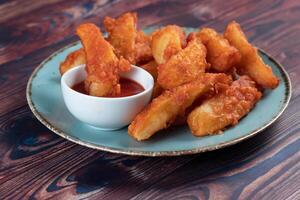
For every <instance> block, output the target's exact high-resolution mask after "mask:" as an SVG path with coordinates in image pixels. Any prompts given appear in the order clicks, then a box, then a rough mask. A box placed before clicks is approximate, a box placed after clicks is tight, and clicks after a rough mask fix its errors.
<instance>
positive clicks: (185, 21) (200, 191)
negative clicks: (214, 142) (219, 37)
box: [0, 0, 300, 200]
mask: <svg viewBox="0 0 300 200" xmlns="http://www.w3.org/2000/svg"><path fill="white" fill-rule="evenodd" d="M125 11H136V12H138V14H139V23H140V24H142V25H143V26H149V25H166V24H173V23H176V24H179V25H182V26H192V27H198V26H204V25H205V26H211V27H213V28H216V29H217V30H219V31H222V30H223V29H224V27H225V25H226V24H227V23H228V22H229V21H231V20H237V21H238V22H239V23H240V24H241V25H242V27H243V28H244V30H245V32H246V34H247V35H248V36H249V38H250V40H251V41H252V42H253V43H254V44H255V45H257V46H259V47H261V48H262V49H265V50H266V51H267V52H269V53H271V54H272V55H273V56H274V57H275V58H276V59H277V60H278V61H279V62H281V63H282V64H283V66H284V67H285V68H286V69H287V71H288V72H289V75H290V77H291V79H292V84H293V97H292V100H291V102H290V105H289V107H288V108H287V110H286V112H285V113H284V114H283V115H282V116H281V117H280V118H279V119H278V120H277V121H276V123H275V124H273V125H272V126H271V127H270V128H268V129H267V130H266V131H264V132H262V133H260V134H259V135H257V136H255V137H254V138H252V139H249V140H247V141H245V142H242V143H240V144H237V145H234V146H232V147H228V148H225V149H221V150H217V151H214V152H209V153H203V154H199V155H192V156H182V157H170V158H147V157H130V156H123V155H117V154H111V153H105V152H102V151H96V150H92V149H88V148H85V147H81V146H79V145H76V144H73V143H71V142H69V141H67V140H64V139H62V138H60V137H58V136H56V135H55V134H54V133H52V132H51V131H49V130H47V129H46V128H45V127H44V126H43V125H42V124H40V123H39V122H38V120H37V119H35V117H34V116H33V115H32V113H31V112H30V110H29V108H28V105H27V103H26V99H25V87H26V83H27V80H28V78H29V76H30V74H31V72H32V71H33V69H34V68H35V67H36V66H37V65H38V64H39V63H40V62H41V61H42V60H43V59H45V58H46V57H47V56H49V55H50V54H51V53H53V52H54V51H56V50H58V49H59V48H61V47H63V46H65V45H67V44H69V43H71V42H73V41H75V40H77V37H76V36H74V28H75V27H76V26H77V25H78V24H80V23H82V22H85V21H89V22H94V23H96V24H98V25H100V26H101V27H102V23H101V22H102V19H103V17H104V16H105V15H110V16H118V15H119V14H121V13H123V12H125ZM299 61H300V1H299V0H263V1H261V0H244V1H242V0H231V1H223V0H219V1H218V0H212V1H211V0H202V1H200V0H199V1H197V0H189V1H186V0H185V1H184V0H182V1H158V0H144V1H138V0H134V1H118V0H115V1H105V0H102V1H101V0H98V1H96V0H80V1H75V0H65V1H64V0H48V1H42V0H10V1H5V0H0V65H1V66H0V83H1V87H0V199H19V198H32V199H35V198H37V199H39V198H43V199H44V198H54V197H56V198H66V199H71V198H75V195H78V196H77V198H78V197H80V198H86V197H90V198H93V199H131V198H132V199H197V198H198V199H273V200H275V199H300V162H299V161H300V152H299V150H300V123H299V122H300V120H299V117H300V109H299V108H300V98H299V96H300V95H299V94H300V79H299V75H300V69H299V67H300V66H299Z"/></svg>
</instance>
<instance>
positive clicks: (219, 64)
mask: <svg viewBox="0 0 300 200" xmlns="http://www.w3.org/2000/svg"><path fill="white" fill-rule="evenodd" d="M196 38H198V39H200V40H201V42H202V43H203V44H204V45H205V46H206V49H207V56H206V59H207V62H208V63H210V64H211V68H212V69H213V70H214V71H216V72H227V71H229V70H231V68H233V67H234V66H235V65H236V64H238V63H239V61H240V59H241V55H240V53H239V51H238V50H237V49H236V48H235V47H233V46H231V45H230V44H229V42H228V40H227V39H225V38H224V37H223V36H222V35H220V34H218V33H217V32H216V31H215V30H213V29H211V28H203V29H201V30H200V31H199V32H197V33H191V34H190V35H189V36H188V40H193V39H196Z"/></svg>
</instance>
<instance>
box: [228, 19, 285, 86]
mask: <svg viewBox="0 0 300 200" xmlns="http://www.w3.org/2000/svg"><path fill="white" fill-rule="evenodd" d="M224 35H225V38H227V40H228V41H229V43H230V44H231V45H232V46H234V47H235V48H237V49H238V50H239V52H240V53H241V56H242V57H241V61H240V62H239V64H238V67H237V73H238V74H240V75H248V76H250V77H251V78H252V79H253V80H254V81H255V82H256V83H257V84H258V85H260V86H262V87H263V88H271V89H273V88H276V87H277V86H278V84H279V79H278V78H277V77H276V76H275V75H274V74H273V72H272V69H271V67H270V66H268V65H266V64H265V63H264V62H263V60H262V58H261V57H260V56H259V55H258V52H257V49H256V48H255V47H253V46H252V45H251V44H250V43H249V42H248V40H247V38H246V36H245V34H244V33H243V31H242V29H241V27H240V25H239V24H238V23H236V22H231V23H229V24H228V26H227V27H226V30H225V33H224Z"/></svg>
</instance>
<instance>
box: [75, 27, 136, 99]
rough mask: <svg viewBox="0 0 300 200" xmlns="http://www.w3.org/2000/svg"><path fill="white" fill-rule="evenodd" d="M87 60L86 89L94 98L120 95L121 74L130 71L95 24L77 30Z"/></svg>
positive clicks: (125, 62)
mask: <svg viewBox="0 0 300 200" xmlns="http://www.w3.org/2000/svg"><path fill="white" fill-rule="evenodd" d="M76 32H77V35H78V36H79V37H80V39H81V43H82V45H83V48H84V52H85V58H86V71H87V78H86V80H85V89H86V91H87V92H88V93H89V94H90V95H92V96H115V95H118V94H119V93H120V84H119V74H118V73H119V72H120V71H127V70H129V69H130V64H129V62H128V61H127V60H125V59H124V58H122V57H121V58H120V59H118V58H117V56H116V55H115V54H114V52H113V47H112V46H111V45H110V44H109V43H108V42H107V41H106V40H105V39H104V38H103V36H102V34H101V32H100V30H99V28H98V27H97V26H95V25H94V24H91V23H87V24H81V25H80V26H78V27H77V29H76Z"/></svg>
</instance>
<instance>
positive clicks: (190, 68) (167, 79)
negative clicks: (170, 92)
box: [157, 40, 208, 89]
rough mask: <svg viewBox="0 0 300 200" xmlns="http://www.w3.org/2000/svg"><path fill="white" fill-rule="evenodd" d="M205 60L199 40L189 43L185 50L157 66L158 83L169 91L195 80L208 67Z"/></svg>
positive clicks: (204, 51) (203, 50)
mask: <svg viewBox="0 0 300 200" xmlns="http://www.w3.org/2000/svg"><path fill="white" fill-rule="evenodd" d="M205 58H206V48H205V46H204V45H203V44H202V43H201V42H200V40H192V41H190V42H189V43H188V44H187V47H186V48H184V49H182V50H180V51H179V52H178V53H177V54H175V55H173V56H172V57H171V58H170V59H169V60H168V61H167V62H166V63H165V64H162V65H159V66H158V78H157V81H158V83H159V84H160V85H161V86H162V87H163V88H164V89H171V88H174V87H176V86H179V85H182V84H184V83H187V82H190V81H192V80H195V79H196V78H197V77H198V76H199V75H200V74H201V73H203V72H205V69H206V68H207V67H208V64H207V62H206V59H205Z"/></svg>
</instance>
